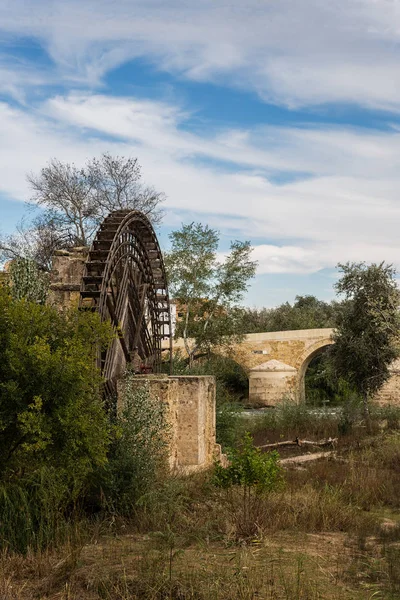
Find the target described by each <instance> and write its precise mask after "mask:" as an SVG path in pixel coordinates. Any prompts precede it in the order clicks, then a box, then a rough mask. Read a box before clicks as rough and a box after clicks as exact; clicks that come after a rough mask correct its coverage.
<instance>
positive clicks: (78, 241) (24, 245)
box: [0, 153, 164, 270]
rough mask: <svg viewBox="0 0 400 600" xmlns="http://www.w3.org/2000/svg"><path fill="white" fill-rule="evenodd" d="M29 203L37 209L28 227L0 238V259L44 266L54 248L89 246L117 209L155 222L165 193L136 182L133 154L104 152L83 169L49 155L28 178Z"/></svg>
mask: <svg viewBox="0 0 400 600" xmlns="http://www.w3.org/2000/svg"><path fill="white" fill-rule="evenodd" d="M27 179H28V182H29V183H30V186H31V188H32V191H33V195H32V197H31V201H30V203H31V205H32V206H33V207H40V208H41V209H42V212H41V213H40V214H39V215H38V216H37V217H36V218H35V219H33V221H32V224H31V226H30V227H26V226H25V225H24V224H23V223H22V224H21V225H20V226H19V228H18V230H17V233H16V234H14V235H11V236H7V237H5V238H4V239H2V240H0V258H3V259H7V258H11V259H12V258H29V259H33V260H35V261H37V262H38V264H39V265H40V267H41V268H43V269H47V270H48V269H49V268H50V264H51V257H52V255H53V253H54V250H56V249H57V248H71V247H73V246H86V245H89V244H90V242H91V241H92V239H93V236H94V234H95V232H96V231H97V229H98V227H99V225H100V223H101V222H102V220H103V219H104V217H105V216H106V215H108V214H109V213H110V212H112V211H115V210H119V209H131V210H140V211H141V212H143V213H144V214H146V215H147V216H148V217H149V218H150V220H151V221H152V222H153V223H156V224H157V223H159V222H160V220H161V218H162V212H161V210H160V209H159V204H160V203H161V202H162V201H163V200H164V194H163V193H161V192H157V191H156V190H155V189H154V188H152V187H148V186H145V185H143V183H142V182H141V167H140V165H139V164H138V161H137V159H136V158H125V157H123V156H116V157H113V156H111V155H110V154H109V153H104V154H103V155H102V156H101V157H100V158H99V159H97V158H93V159H91V160H89V161H87V163H86V165H85V166H84V167H82V168H78V167H76V166H75V165H74V164H69V163H62V162H61V161H59V160H57V159H52V160H51V161H50V162H49V163H48V165H47V166H46V167H44V168H43V169H42V170H41V171H40V173H39V175H34V174H30V175H28V177H27Z"/></svg>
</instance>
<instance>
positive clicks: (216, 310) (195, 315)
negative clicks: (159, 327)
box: [165, 223, 256, 366]
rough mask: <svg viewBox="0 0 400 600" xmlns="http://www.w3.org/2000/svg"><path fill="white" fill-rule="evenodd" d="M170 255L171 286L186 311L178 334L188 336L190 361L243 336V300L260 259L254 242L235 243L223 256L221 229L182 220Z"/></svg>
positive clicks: (167, 264) (177, 327)
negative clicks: (253, 257)
mask: <svg viewBox="0 0 400 600" xmlns="http://www.w3.org/2000/svg"><path fill="white" fill-rule="evenodd" d="M170 239H171V250H170V252H169V253H167V255H166V257H165V263H166V267H167V272H168V280H169V286H170V290H171V293H172V296H173V298H174V299H175V301H176V302H177V304H178V309H179V308H180V310H181V311H182V319H181V320H178V321H177V324H176V337H182V338H183V341H184V345H185V351H186V353H187V357H188V361H189V364H190V366H192V364H193V360H194V359H195V357H196V356H197V355H199V354H201V353H209V352H210V351H211V349H212V348H213V347H215V346H216V345H221V344H227V343H230V342H232V341H233V340H239V339H241V336H242V334H243V333H244V330H243V327H242V319H241V314H240V311H239V310H238V308H237V303H238V302H239V301H240V300H241V299H242V297H243V294H244V292H245V291H246V289H247V285H248V282H249V280H250V279H251V278H252V277H253V276H254V274H255V270H256V263H255V262H254V261H252V260H251V252H252V248H251V246H250V242H239V241H235V242H232V243H231V247H230V253H229V254H228V255H227V256H226V258H225V260H224V261H223V262H219V261H218V258H217V250H218V241H219V234H218V232H217V231H215V230H214V229H210V228H209V227H208V226H207V225H206V226H203V225H202V224H201V223H191V224H190V225H182V227H181V229H180V230H178V231H174V232H172V233H171V235H170Z"/></svg>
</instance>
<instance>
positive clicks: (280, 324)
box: [243, 296, 338, 333]
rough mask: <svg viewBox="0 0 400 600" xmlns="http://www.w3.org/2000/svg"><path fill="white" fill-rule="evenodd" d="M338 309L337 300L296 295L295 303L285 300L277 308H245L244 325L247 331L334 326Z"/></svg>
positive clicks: (257, 331)
mask: <svg viewBox="0 0 400 600" xmlns="http://www.w3.org/2000/svg"><path fill="white" fill-rule="evenodd" d="M337 310H338V305H337V303H335V302H330V303H329V302H324V301H323V300H318V298H316V297H315V296H296V298H295V301H294V303H293V305H292V304H290V303H289V302H285V303H284V304H281V305H280V306H277V307H276V308H260V309H256V308H255V309H250V308H247V309H245V310H244V311H243V327H244V329H245V331H246V333H259V332H264V331H287V330H295V329H319V328H321V327H333V324H334V322H335V320H334V315H335V312H336V311H337Z"/></svg>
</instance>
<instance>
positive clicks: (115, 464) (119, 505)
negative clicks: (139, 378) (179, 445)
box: [93, 372, 169, 515]
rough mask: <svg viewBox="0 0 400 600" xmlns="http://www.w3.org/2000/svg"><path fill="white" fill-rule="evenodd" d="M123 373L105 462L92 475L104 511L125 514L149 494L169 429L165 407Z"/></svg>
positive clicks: (161, 463) (163, 460) (163, 457)
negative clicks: (119, 407)
mask: <svg viewBox="0 0 400 600" xmlns="http://www.w3.org/2000/svg"><path fill="white" fill-rule="evenodd" d="M134 382H135V378H134V375H133V374H132V373H130V372H127V374H126V375H125V379H124V383H123V386H122V392H121V395H120V397H119V401H120V403H121V406H122V409H121V411H120V413H119V414H118V415H117V416H116V417H115V422H114V427H113V436H112V443H111V446H110V449H109V454H108V462H107V464H105V465H104V466H102V467H101V468H100V469H98V470H97V471H96V472H95V473H94V476H93V480H94V485H95V487H96V488H97V490H98V491H99V490H100V489H101V494H102V496H103V502H105V503H106V508H107V510H108V511H112V512H113V513H117V514H120V515H129V514H130V513H131V512H132V509H133V508H134V507H135V506H136V504H137V503H138V501H139V500H140V498H141V497H142V496H143V495H144V494H146V493H148V492H149V490H150V489H151V487H152V485H154V483H155V481H156V479H157V475H158V474H159V472H160V470H162V469H163V467H164V466H165V463H166V452H167V447H168V442H169V426H168V423H167V420H166V407H165V405H164V404H163V402H161V401H160V399H159V398H157V397H153V396H152V395H151V394H150V392H149V388H148V386H146V385H143V387H140V388H138V387H137V385H135V383H134Z"/></svg>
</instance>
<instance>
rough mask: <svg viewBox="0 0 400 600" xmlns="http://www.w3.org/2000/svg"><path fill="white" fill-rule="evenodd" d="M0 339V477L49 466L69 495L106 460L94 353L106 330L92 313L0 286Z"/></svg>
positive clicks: (104, 425)
mask: <svg viewBox="0 0 400 600" xmlns="http://www.w3.org/2000/svg"><path fill="white" fill-rule="evenodd" d="M0 339H1V345H0V431H1V436H0V477H3V478H4V477H9V478H13V479H15V478H18V474H19V473H24V474H28V473H32V472H34V471H35V470H37V469H39V468H41V467H42V466H43V465H46V466H48V467H54V468H55V469H59V470H60V471H61V470H62V471H63V472H64V473H65V475H66V477H67V479H68V481H69V485H70V488H71V489H70V493H71V497H72V498H73V497H76V495H77V494H78V492H79V489H80V487H81V486H82V484H83V481H84V479H85V477H86V475H87V473H88V472H89V471H90V470H91V468H92V467H93V465H96V464H102V463H104V462H105V460H106V451H107V445H108V425H107V418H106V415H105V412H104V409H103V403H102V398H101V378H100V374H99V371H98V369H97V367H96V364H95V357H96V352H97V349H98V348H99V347H100V346H103V347H104V346H105V345H106V344H107V343H108V342H109V341H110V339H111V332H110V330H109V328H108V326H106V325H105V324H102V323H101V322H100V320H99V318H98V317H97V315H95V314H88V313H81V312H78V311H74V312H71V314H69V315H64V314H60V313H58V312H57V311H56V310H55V309H53V308H51V307H49V306H41V305H38V304H36V303H32V302H27V301H25V300H19V301H14V300H12V299H11V297H10V295H9V294H8V292H7V290H6V289H1V290H0Z"/></svg>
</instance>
